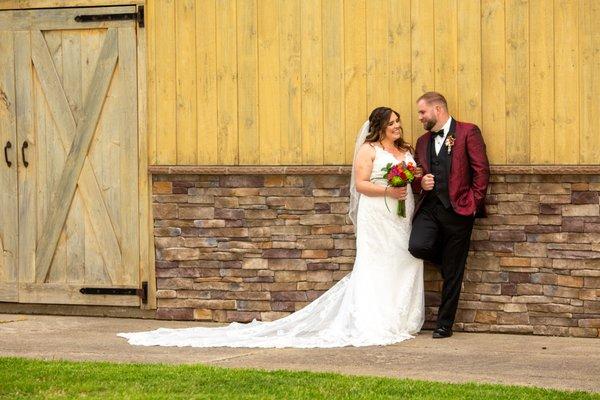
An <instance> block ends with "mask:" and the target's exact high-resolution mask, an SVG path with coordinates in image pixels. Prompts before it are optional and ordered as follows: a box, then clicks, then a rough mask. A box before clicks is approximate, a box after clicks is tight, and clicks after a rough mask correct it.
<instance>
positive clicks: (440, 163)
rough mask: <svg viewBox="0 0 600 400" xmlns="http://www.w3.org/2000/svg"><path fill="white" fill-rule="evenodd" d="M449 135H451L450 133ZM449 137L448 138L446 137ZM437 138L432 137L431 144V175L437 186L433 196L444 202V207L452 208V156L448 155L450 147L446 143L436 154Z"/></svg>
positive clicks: (434, 188)
mask: <svg viewBox="0 0 600 400" xmlns="http://www.w3.org/2000/svg"><path fill="white" fill-rule="evenodd" d="M448 134H449V133H448ZM446 137H448V136H446ZM434 138H435V136H433V135H432V136H431V142H430V144H429V164H430V166H431V173H432V174H433V176H434V179H435V185H434V186H433V191H432V195H435V196H437V198H438V199H439V200H440V201H441V202H442V204H443V205H444V207H446V208H451V207H452V204H451V203H450V195H449V193H448V176H449V175H450V155H449V154H448V147H446V143H445V141H444V143H443V144H442V148H441V149H440V152H439V154H435V140H434Z"/></svg>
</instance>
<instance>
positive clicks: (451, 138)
mask: <svg viewBox="0 0 600 400" xmlns="http://www.w3.org/2000/svg"><path fill="white" fill-rule="evenodd" d="M455 139H456V138H455V137H454V135H453V134H452V133H449V134H448V136H447V137H446V142H445V143H446V148H448V154H450V152H451V151H452V146H454V141H455Z"/></svg>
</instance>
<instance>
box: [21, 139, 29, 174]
mask: <svg viewBox="0 0 600 400" xmlns="http://www.w3.org/2000/svg"><path fill="white" fill-rule="evenodd" d="M28 147H29V143H27V140H26V141H24V142H23V145H22V146H21V154H22V155H23V165H24V166H25V168H27V166H28V165H29V163H28V162H27V160H26V159H25V149H26V148H28Z"/></svg>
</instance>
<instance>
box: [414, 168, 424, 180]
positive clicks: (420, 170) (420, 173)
mask: <svg viewBox="0 0 600 400" xmlns="http://www.w3.org/2000/svg"><path fill="white" fill-rule="evenodd" d="M413 175H414V176H415V178H422V177H423V168H421V167H417V168H415V172H414V173H413Z"/></svg>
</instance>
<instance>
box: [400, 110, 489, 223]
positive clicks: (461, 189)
mask: <svg viewBox="0 0 600 400" xmlns="http://www.w3.org/2000/svg"><path fill="white" fill-rule="evenodd" d="M450 135H453V137H454V145H453V146H452V148H451V150H450V173H449V176H448V191H449V195H450V203H451V204H452V208H453V209H454V212H456V213H457V214H460V215H464V216H473V215H475V216H476V217H485V215H486V213H485V204H484V203H485V195H486V191H487V186H488V182H489V178H490V166H489V163H488V158H487V155H486V152H485V142H484V141H483V137H482V136H481V131H480V130H479V128H478V127H477V125H475V124H471V123H468V122H459V121H456V120H454V121H452V124H451V127H450V131H449V132H448V135H447V136H446V140H447V138H448V137H449V136H450ZM429 146H433V143H432V140H431V132H425V133H424V134H423V135H421V137H419V139H417V145H416V147H415V157H414V158H415V161H416V162H417V165H420V166H421V167H422V168H423V175H426V174H428V173H430V171H431V167H430V166H431V164H430V160H429V155H430V149H429ZM440 151H446V150H445V149H444V148H443V149H442V150H440ZM434 179H435V177H434ZM412 188H413V191H414V192H415V193H421V194H422V196H421V199H420V201H419V202H418V203H417V206H416V209H415V213H414V214H413V215H416V214H417V211H418V210H419V208H420V207H421V204H422V203H423V201H424V200H425V198H426V196H428V195H430V196H434V194H433V191H429V192H427V191H424V190H423V189H422V188H421V179H420V178H419V179H415V180H414V181H413V183H412Z"/></svg>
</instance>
